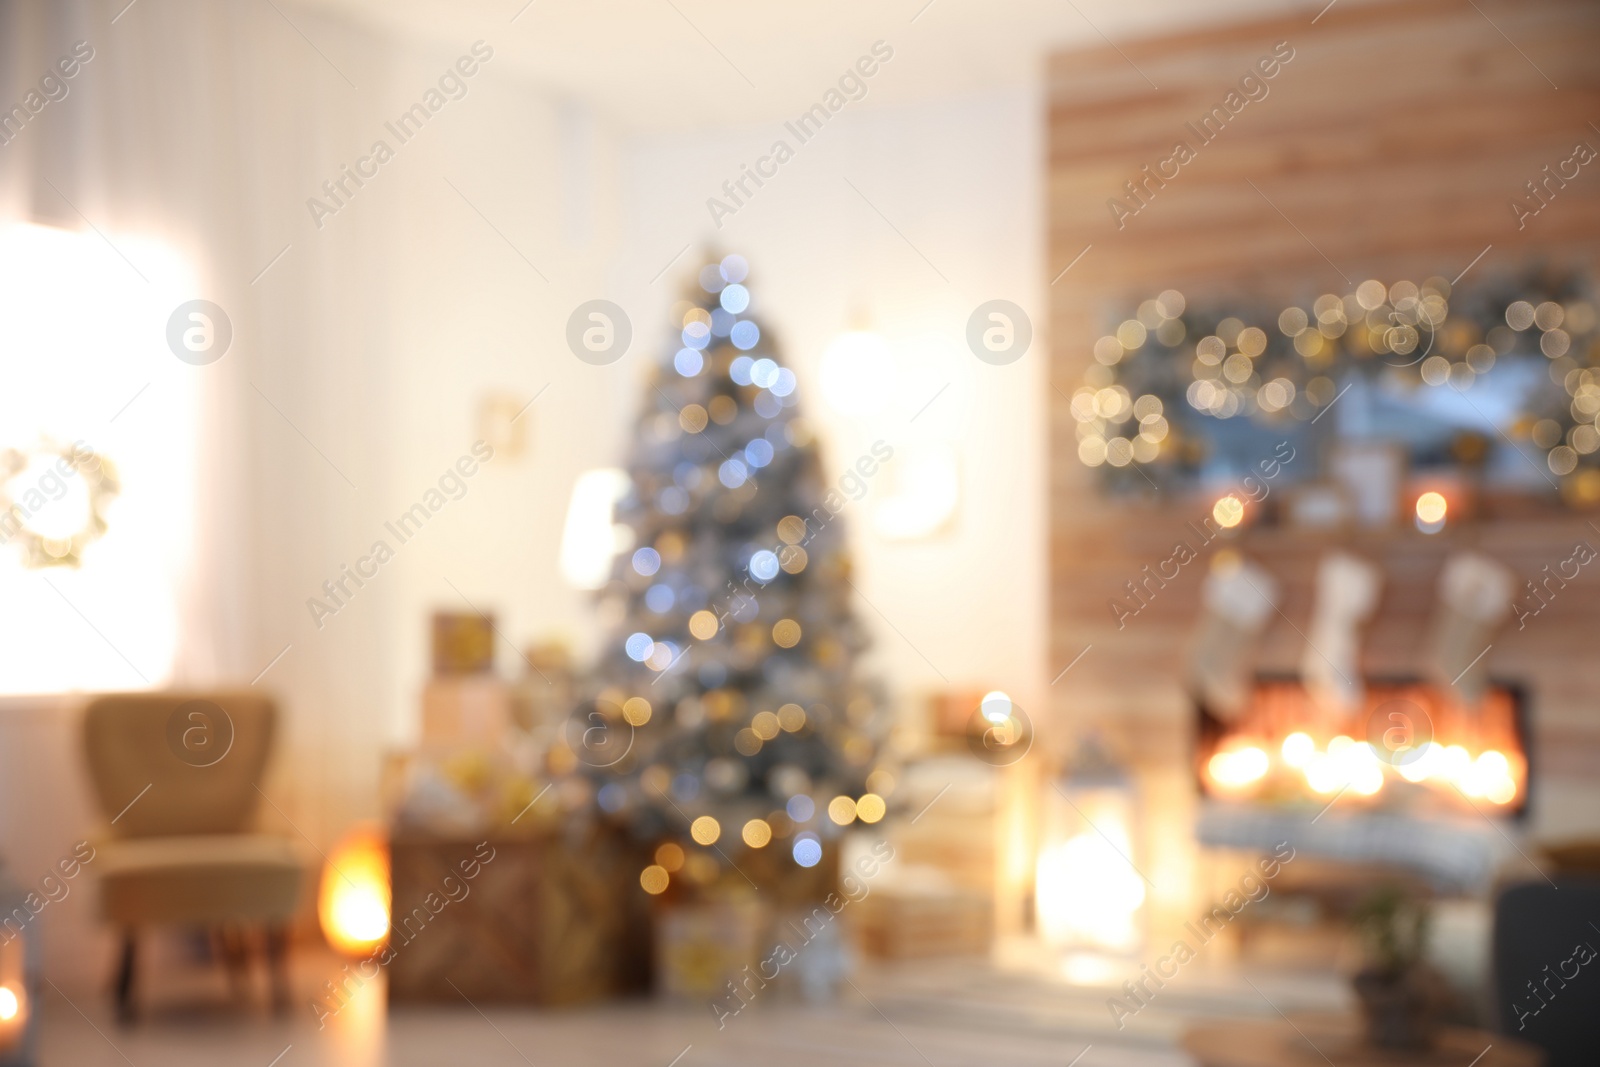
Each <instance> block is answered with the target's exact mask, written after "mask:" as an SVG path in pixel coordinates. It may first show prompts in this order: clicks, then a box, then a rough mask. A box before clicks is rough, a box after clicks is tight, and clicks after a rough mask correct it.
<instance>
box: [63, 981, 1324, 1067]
mask: <svg viewBox="0 0 1600 1067" xmlns="http://www.w3.org/2000/svg"><path fill="white" fill-rule="evenodd" d="M314 963H315V964H316V965H317V966H326V964H325V962H321V961H314ZM306 967H307V964H306V963H304V962H303V963H302V973H301V974H300V975H298V976H297V977H298V978H299V979H300V980H299V981H298V982H297V984H298V985H301V986H303V987H304V988H305V989H306V990H310V989H313V988H315V987H316V985H317V984H318V976H317V975H316V974H315V973H306V970H305V968H306ZM1252 983H1253V984H1252ZM178 988H179V991H178V992H177V993H174V992H172V990H173V989H174V985H173V984H171V983H169V984H168V986H167V988H166V989H165V990H162V991H159V995H158V996H157V998H156V1001H155V1003H153V1004H151V1005H150V1007H149V1010H147V1012H146V1014H145V1018H144V1019H143V1020H142V1021H141V1022H140V1023H139V1025H137V1026H136V1027H133V1028H131V1029H123V1028H119V1027H118V1026H116V1024H115V1023H114V1022H113V1021H112V1020H111V1017H110V1012H109V1011H108V1010H107V1005H106V1003H105V998H103V997H99V996H94V995H82V994H80V995H73V997H72V1001H71V1002H69V1001H68V1000H67V999H66V996H65V995H64V994H61V993H59V992H57V991H55V990H51V989H49V987H47V991H46V994H45V995H46V998H47V999H46V1002H45V1023H44V1031H43V1043H42V1048H41V1052H42V1056H41V1059H40V1062H41V1064H42V1065H45V1067H50V1065H55V1064H72V1065H74V1067H102V1065H103V1067H126V1065H127V1064H130V1063H131V1064H134V1065H137V1067H147V1065H150V1064H155V1065H159V1067H191V1065H193V1067H200V1065H205V1067H211V1065H213V1064H217V1063H228V1064H244V1065H253V1067H323V1065H326V1067H411V1065H416V1067H423V1065H427V1067H443V1065H451V1064H463V1065H466V1064H472V1065H499V1064H505V1065H510V1067H515V1065H520V1064H537V1065H538V1067H546V1065H552V1064H582V1065H585V1067H589V1065H593V1067H606V1065H613V1064H614V1065H616V1067H674V1065H675V1067H722V1065H733V1064H752V1063H754V1064H760V1065H761V1067H785V1065H788V1064H796V1065H799V1064H805V1065H806V1067H814V1065H816V1064H844V1065H857V1064H859V1065H868V1064H872V1065H891V1067H894V1065H905V1067H966V1065H971V1067H978V1065H984V1067H992V1065H995V1064H1018V1065H1024V1067H1032V1065H1039V1067H1044V1065H1050V1067H1066V1065H1067V1064H1070V1063H1074V1057H1078V1056H1080V1054H1081V1056H1082V1058H1081V1059H1078V1060H1076V1063H1077V1065H1078V1067H1182V1065H1187V1064H1190V1063H1191V1062H1192V1061H1191V1060H1190V1059H1189V1058H1188V1057H1187V1056H1186V1055H1185V1054H1184V1053H1183V1052H1181V1051H1179V1049H1178V1046H1177V1039H1178V1035H1180V1034H1181V1033H1182V1030H1183V1028H1184V1026H1186V1025H1187V1024H1188V1023H1189V1022H1191V1021H1194V1020H1197V1019H1206V1018H1219V1017H1230V1016H1235V1017H1258V1018H1270V1017H1276V1011H1277V1010H1278V1009H1280V1008H1281V1009H1284V1010H1287V1011H1296V1010H1327V1009H1329V1008H1337V1007H1340V1006H1342V1003H1343V1002H1342V998H1343V992H1342V985H1341V983H1339V982H1338V981H1337V979H1335V978H1333V977H1332V976H1310V977H1307V976H1298V977H1296V976H1289V975H1281V974H1276V975H1275V974H1263V973H1252V974H1248V975H1246V974H1238V973H1226V972H1213V973H1200V972H1197V973H1195V974H1192V975H1190V974H1187V973H1185V974H1184V975H1182V976H1181V977H1180V979H1179V980H1178V981H1174V982H1172V983H1169V984H1168V986H1167V987H1166V988H1165V989H1164V990H1162V992H1161V994H1160V995H1159V996H1158V997H1157V998H1156V999H1155V1000H1154V1001H1153V1002H1152V1003H1151V1005H1150V1007H1149V1008H1148V1009H1147V1010H1145V1011H1143V1012H1141V1013H1140V1014H1139V1015H1138V1016H1137V1017H1136V1018H1135V1019H1133V1020H1132V1021H1131V1022H1130V1024H1129V1025H1127V1026H1126V1028H1125V1029H1121V1030H1119V1029H1118V1028H1116V1027H1115V1026H1113V1025H1112V1019H1111V1015H1110V1013H1109V1012H1108V1011H1107V1008H1106V998H1107V997H1108V996H1109V995H1110V994H1111V993H1112V992H1113V990H1112V989H1111V988H1104V989H1096V988H1092V987H1084V986H1069V985H1066V984H1064V983H1060V982H1056V981H1052V980H1049V979H1045V978H1041V977H1031V976H1025V975H1019V974H1016V973H1012V972H1000V971H997V970H995V969H993V968H992V967H990V966H989V965H988V964H987V963H983V962H979V961H974V962H972V963H966V964H957V963H940V964H934V965H921V966H917V967H910V968H899V969H895V970H888V971H885V970H868V971H864V972H863V973H860V974H858V975H857V976H856V977H855V979H854V984H853V985H847V986H845V987H844V990H843V993H842V995H841V996H840V998H839V1000H838V1001H837V1002H836V1003H834V1004H832V1005H829V1006H826V1007H812V1006H807V1005H804V1004H800V1003H796V1002H792V1001H791V1002H783V1001H780V1000H777V999H774V1000H773V1001H772V1002H770V1003H763V1002H759V1001H758V1002H757V1003H755V1004H753V1005H752V1006H751V1007H750V1008H749V1009H748V1010H746V1011H744V1012H742V1013H741V1014H739V1015H738V1016H737V1017H733V1018H729V1019H727V1020H726V1025H725V1026H724V1027H723V1028H722V1029H720V1030H719V1029H718V1027H717V1025H716V1021H715V1019H714V1017H713V1015H712V1013H711V1012H710V1010H709V1009H708V1008H707V1007H706V1006H704V1005H698V1004H690V1005H669V1004H662V1003H659V1002H637V1003H631V1004H614V1005H607V1006H603V1007H597V1008H591V1009H584V1010H576V1011H575V1010H566V1011H530V1010H526V1009H510V1008H503V1007H493V1006H489V1005H484V1006H483V1007H482V1009H481V1010H480V1009H479V1008H478V1007H475V1006H473V1005H471V1004H468V1003H467V1002H465V1001H463V1002H462V1003H461V1004H459V1005H455V1006H441V1007H437V1008H426V1009H417V1008H407V1009H403V1010H395V1011H393V1012H390V1011H388V1010H387V1009H386V1007H385V1004H384V994H383V988H382V984H381V979H380V980H379V981H376V982H373V983H369V984H368V985H367V986H366V987H365V988H363V989H362V990H361V991H360V992H359V993H358V994H357V995H356V997H355V998H354V999H353V1000H352V1001H351V1002H350V1004H349V1005H348V1006H347V1007H346V1008H345V1010H344V1011H342V1012H341V1013H340V1014H339V1015H338V1016H336V1017H334V1018H333V1019H331V1020H329V1021H328V1024H327V1025H326V1027H325V1028H323V1029H321V1030H318V1028H317V1025H316V1020H315V1018H314V1016H313V1013H312V1012H311V1011H310V1010H309V1008H307V1007H305V1006H304V1004H302V1005H301V1006H300V1007H299V1008H298V1009H297V1010H295V1011H292V1012H291V1013H290V1014H289V1015H288V1017H286V1018H283V1019H273V1018H271V1017H269V1016H268V1015H267V1014H266V1013H265V1011H262V1010H252V1009H249V1008H241V1007H238V1006H236V1005H233V1004H230V1003H229V1002H228V1001H227V999H226V997H225V996H222V995H220V992H221V989H220V986H215V985H213V986H210V987H209V988H201V987H199V986H189V987H178ZM1086 1049H1087V1052H1086V1051H1085V1050H1086ZM275 1057H280V1058H278V1059H275Z"/></svg>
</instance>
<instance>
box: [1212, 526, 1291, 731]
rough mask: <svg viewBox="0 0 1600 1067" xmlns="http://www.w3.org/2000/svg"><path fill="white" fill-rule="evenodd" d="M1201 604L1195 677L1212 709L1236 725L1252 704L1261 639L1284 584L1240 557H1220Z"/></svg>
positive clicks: (1229, 554)
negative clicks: (1280, 585) (1253, 675)
mask: <svg viewBox="0 0 1600 1067" xmlns="http://www.w3.org/2000/svg"><path fill="white" fill-rule="evenodd" d="M1200 603H1201V605H1202V608H1203V614H1202V615H1201V616H1200V625H1199V627H1198V632H1197V633H1196V635H1195V643H1194V659H1193V661H1192V663H1191V665H1190V675H1191V678H1192V680H1193V684H1194V687H1195V691H1196V692H1197V693H1198V694H1199V696H1200V700H1201V702H1202V703H1203V704H1204V705H1205V707H1206V709H1207V710H1208V711H1210V712H1211V713H1212V714H1213V715H1215V716H1217V717H1218V718H1220V719H1223V720H1225V721H1232V720H1233V719H1235V718H1237V717H1238V715H1239V713H1240V712H1241V711H1243V710H1244V708H1245V705H1246V704H1247V703H1248V701H1249V698H1250V669H1251V664H1252V661H1253V660H1254V651H1255V645H1256V639H1257V638H1258V637H1259V636H1260V635H1261V630H1262V628H1263V627H1265V626H1266V624H1267V619H1268V618H1269V617H1270V616H1271V615H1272V612H1273V609H1274V608H1275V607H1277V603H1278V583H1277V582H1275V581H1273V579H1272V575H1270V574H1268V573H1267V572H1266V571H1265V570H1263V569H1262V568H1261V567H1259V566H1257V565H1256V564H1254V563H1252V562H1250V561H1249V560H1247V559H1245V558H1243V557H1242V556H1240V555H1239V554H1238V553H1235V552H1219V553H1218V554H1217V555H1216V556H1215V557H1213V559H1212V561H1211V570H1210V571H1209V572H1208V573H1207V574H1206V580H1205V584H1204V585H1203V586H1202V587H1201V590H1200Z"/></svg>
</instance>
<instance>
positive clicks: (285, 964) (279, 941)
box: [267, 923, 289, 1015]
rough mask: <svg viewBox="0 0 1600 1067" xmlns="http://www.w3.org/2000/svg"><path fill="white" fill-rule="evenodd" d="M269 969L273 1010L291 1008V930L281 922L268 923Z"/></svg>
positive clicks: (280, 1010) (281, 1010)
mask: <svg viewBox="0 0 1600 1067" xmlns="http://www.w3.org/2000/svg"><path fill="white" fill-rule="evenodd" d="M267 970H268V974H269V977H270V979H271V983H272V1010H273V1011H275V1012H276V1013H278V1014H279V1015H282V1014H284V1013H286V1012H287V1011H288V1010H289V931H288V929H287V928H285V927H284V926H283V924H281V923H268V924H267Z"/></svg>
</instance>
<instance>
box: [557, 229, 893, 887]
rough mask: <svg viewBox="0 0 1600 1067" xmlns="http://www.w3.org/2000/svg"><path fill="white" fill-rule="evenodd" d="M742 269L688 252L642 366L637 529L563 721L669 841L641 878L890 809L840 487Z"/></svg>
mask: <svg viewBox="0 0 1600 1067" xmlns="http://www.w3.org/2000/svg"><path fill="white" fill-rule="evenodd" d="M747 270H748V268H747V265H746V264H745V261H744V260H743V259H742V258H741V257H739V256H728V257H726V258H724V259H722V260H721V261H720V262H712V263H709V264H707V265H706V266H705V267H704V268H702V269H701V270H700V272H699V275H698V279H697V281H698V284H697V285H695V286H693V287H692V292H691V294H690V297H689V299H687V300H684V301H680V302H679V303H678V304H677V305H675V307H674V308H673V310H672V325H673V332H672V336H671V342H670V344H669V346H668V348H667V352H668V355H667V357H666V358H665V359H663V360H662V361H661V362H660V363H658V364H657V365H656V366H654V367H653V368H652V369H651V371H650V372H649V376H648V380H647V382H646V385H645V389H644V405H643V411H642V412H641V414H640V417H639V420H638V426H637V432H636V434H635V436H634V440H633V443H632V447H631V450H630V454H629V456H628V460H627V472H628V476H629V480H630V483H631V484H630V488H629V489H628V491H627V493H626V495H625V496H624V497H623V499H622V500H621V502H620V504H619V506H618V513H617V521H618V523H619V524H620V525H622V526H624V527H625V528H626V529H627V530H629V531H631V533H632V544H631V546H630V547H628V548H627V549H625V550H624V551H622V552H619V553H618V555H617V560H616V564H615V569H614V572H613V577H612V580H611V581H610V583H609V584H608V585H607V586H606V588H605V589H604V590H603V591H602V593H601V602H602V616H603V617H604V618H605V619H606V621H607V622H608V623H609V624H610V625H611V628H612V631H613V632H612V633H611V635H610V636H609V637H608V638H607V639H606V641H605V643H604V646H603V651H602V653H601V657H600V660H599V662H598V664H597V666H596V670H595V679H596V680H595V684H594V686H593V688H592V689H591V695H592V697H593V700H592V701H591V702H590V703H589V704H588V705H586V707H585V708H584V709H582V711H583V715H584V716H586V718H584V720H583V721H582V723H581V724H580V725H581V727H582V734H583V736H582V739H581V740H579V739H577V738H574V740H575V741H577V742H578V743H576V744H574V750H575V752H577V754H578V758H579V760H580V761H581V763H582V764H583V765H584V767H585V768H586V773H588V774H589V776H590V777H591V778H592V779H593V780H594V784H595V785H596V786H597V787H598V788H597V791H596V794H595V795H596V800H597V803H598V806H599V808H600V809H601V811H602V812H604V813H606V814H607V816H608V817H610V818H613V819H616V820H619V821H622V822H624V823H626V824H627V825H628V826H629V827H630V828H631V829H632V831H633V832H634V834H635V835H636V836H638V837H640V838H642V839H645V840H649V841H653V842H659V843H661V844H662V847H661V848H660V849H658V852H657V857H658V862H657V865H653V866H651V867H650V868H648V869H646V870H645V871H644V873H643V875H642V877H641V882H642V883H643V884H644V887H645V888H646V889H647V890H649V891H651V892H661V891H663V890H664V889H665V888H666V886H667V884H668V882H669V881H670V880H671V879H674V878H680V877H686V878H688V879H689V880H690V882H691V883H692V882H694V881H696V880H698V881H701V882H705V881H709V880H710V879H711V878H712V877H714V876H715V874H716V873H717V872H718V871H719V870H721V869H722V868H724V867H726V866H728V865H732V866H738V865H739V863H740V860H739V857H740V856H741V855H744V856H746V857H747V858H748V857H749V852H748V851H747V850H753V849H769V850H774V851H776V850H782V851H784V852H787V853H788V856H787V858H785V862H789V861H792V862H793V863H796V864H799V865H800V866H801V867H810V866H814V865H815V864H816V863H817V862H818V861H819V859H820V858H821V856H822V852H823V842H824V841H826V840H827V839H828V838H829V837H831V836H834V835H836V834H838V833H839V832H840V831H841V829H842V827H843V826H845V825H848V824H849V823H850V822H853V821H855V820H856V819H858V818H859V819H861V820H863V821H868V822H876V821H877V820H878V819H880V818H882V817H883V814H884V800H883V796H882V794H884V793H887V792H888V788H889V785H890V782H892V779H886V777H883V776H882V775H883V772H877V773H878V775H879V776H878V777H875V775H874V760H875V758H876V756H877V752H878V738H879V736H880V733H881V727H882V725H883V723H884V722H885V720H886V713H885V709H884V707H883V701H882V700H881V698H880V696H879V694H878V692H877V691H876V689H875V688H874V687H872V686H870V685H867V684H864V683H863V682H862V681H860V680H859V679H858V678H857V676H856V671H855V665H856V659H857V657H858V656H859V655H860V653H861V652H862V650H863V649H864V648H865V647H866V645H867V638H866V634H865V632H864V631H863V629H862V627H861V626H860V624H859V623H858V622H857V621H856V619H855V617H854V615H853V613H852V610H851V600H850V597H851V593H852V588H851V585H850V582H849V573H850V561H849V557H848V555H847V554H846V549H845V537H844V529H843V519H842V518H841V517H839V516H838V515H837V514H836V512H837V511H838V510H839V509H841V508H842V507H843V506H844V505H843V498H842V497H841V496H840V494H839V493H838V492H836V491H830V489H831V487H830V485H829V483H828V479H827V478H826V476H825V473H824V468H823V466H822V462H821V459H820V456H819V449H818V445H817V443H816V440H815V437H814V434H813V430H812V428H811V426H810V424H809V423H807V422H806V420H805V419H803V418H802V417H801V416H800V414H799V409H798V405H797V397H796V381H795V374H794V372H793V371H792V370H790V369H789V368H787V367H785V366H784V365H783V363H782V361H781V360H780V359H779V357H778V353H777V349H776V346H775V345H774V344H773V340H772V337H771V335H770V334H769V333H768V332H766V331H765V330H764V329H763V327H762V326H761V324H760V322H759V320H758V319H757V318H756V317H754V316H753V315H752V304H753V298H752V296H751V291H750V289H749V288H748V286H747V285H746V284H745V280H746V273H747ZM830 505H831V506H830ZM874 786H876V787H877V789H878V792H876V793H875V792H872V788H873V787H874ZM680 842H681V844H680ZM696 846H699V847H696ZM685 850H687V855H688V858H689V860H690V861H691V862H690V863H689V864H688V866H687V867H685V866H684V862H683V861H684V857H685V854H686V852H685ZM761 858H762V859H763V860H767V859H773V858H776V857H771V856H768V855H766V854H764V855H763V856H762V857H761ZM680 869H681V870H683V872H684V874H683V875H682V876H680V875H678V874H677V872H678V871H679V870H680ZM790 869H791V870H792V869H793V868H790Z"/></svg>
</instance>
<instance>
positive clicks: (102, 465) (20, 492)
mask: <svg viewBox="0 0 1600 1067" xmlns="http://www.w3.org/2000/svg"><path fill="white" fill-rule="evenodd" d="M49 457H53V458H54V459H55V463H54V464H53V473H54V475H55V476H56V477H57V480H61V479H65V478H70V477H73V476H77V477H80V478H82V479H83V481H84V486H85V488H86V489H87V490H88V494H89V511H88V516H87V517H86V518H85V520H84V524H83V526H82V527H80V528H79V529H78V530H76V531H74V532H73V533H71V534H70V535H68V536H66V537H50V536H47V535H45V534H43V533H41V532H39V531H38V530H35V529H34V528H33V527H31V526H29V525H28V520H30V519H31V518H33V517H34V516H35V515H37V514H38V513H39V511H40V510H41V509H42V508H43V507H45V506H46V504H47V503H49V502H50V500H52V499H59V497H54V498H52V497H48V496H46V493H47V491H48V489H47V488H46V487H43V486H42V485H41V484H40V483H42V482H43V481H44V479H45V478H46V477H50V476H51V473H52V472H46V473H45V474H42V475H40V477H39V478H38V479H37V480H36V482H35V484H33V485H29V486H26V487H19V486H15V485H14V484H13V483H14V482H15V481H16V478H17V476H18V475H20V474H21V473H22V472H23V471H25V470H28V469H29V467H30V466H31V465H32V463H33V461H34V460H35V459H37V458H49ZM63 484H65V483H64V482H63ZM120 491H121V484H120V483H119V482H118V480H117V471H116V467H115V466H113V465H112V463H111V461H110V460H108V459H106V458H104V457H102V456H99V455H96V454H95V453H94V452H93V451H92V450H90V449H88V448H85V447H83V445H82V443H81V442H79V443H77V444H73V445H60V444H56V443H54V442H51V441H45V442H43V443H42V444H40V445H38V446H37V447H35V448H32V449H30V450H28V451H23V450H21V449H16V448H8V449H6V450H5V451H3V452H0V543H5V542H15V543H17V544H19V545H21V547H22V556H23V560H22V562H23V565H24V566H26V567H30V568H39V567H77V566H79V565H81V564H82V562H83V550H84V548H85V547H87V546H88V545H89V544H90V543H91V542H94V541H97V540H99V539H100V538H101V537H102V536H104V535H105V532H106V508H107V506H108V505H109V504H110V502H111V501H112V500H113V499H115V498H116V496H117V494H118V493H119V492H120Z"/></svg>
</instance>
